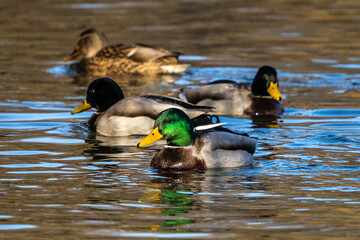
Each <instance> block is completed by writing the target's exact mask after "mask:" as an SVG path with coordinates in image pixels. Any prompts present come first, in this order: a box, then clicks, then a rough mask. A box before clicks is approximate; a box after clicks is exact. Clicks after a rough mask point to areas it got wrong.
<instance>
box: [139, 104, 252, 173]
mask: <svg viewBox="0 0 360 240" xmlns="http://www.w3.org/2000/svg"><path fill="white" fill-rule="evenodd" d="M224 130H225V129H224ZM161 138H164V139H165V140H166V141H167V145H165V146H164V147H163V148H162V149H161V150H160V151H159V152H158V153H157V154H156V155H155V156H154V158H153V159H152V161H151V167H152V168H159V169H177V170H187V169H207V168H224V167H240V166H246V165H251V164H252V163H253V161H254V158H253V153H254V152H255V149H256V145H257V141H256V140H255V139H253V138H250V137H247V136H244V135H240V134H237V133H234V132H231V131H230V130H228V131H223V130H206V131H196V132H194V129H193V124H192V122H191V120H190V118H189V117H188V116H187V115H186V114H185V113H184V112H183V111H181V110H179V109H176V108H170V109H166V110H165V111H163V112H161V113H160V114H159V116H158V117H157V118H156V121H155V125H154V129H153V130H152V131H151V133H150V134H149V135H148V136H147V137H146V138H144V139H143V140H142V141H140V143H139V144H138V145H137V146H138V147H144V146H146V145H149V144H151V143H153V142H155V141H156V140H158V139H161Z"/></svg>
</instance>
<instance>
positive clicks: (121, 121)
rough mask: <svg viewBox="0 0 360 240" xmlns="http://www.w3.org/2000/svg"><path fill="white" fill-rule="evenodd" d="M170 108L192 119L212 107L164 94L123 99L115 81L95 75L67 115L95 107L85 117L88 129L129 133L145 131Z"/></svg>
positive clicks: (113, 134) (110, 133) (107, 133)
mask: <svg viewBox="0 0 360 240" xmlns="http://www.w3.org/2000/svg"><path fill="white" fill-rule="evenodd" d="M173 107H175V108H179V109H182V110H183V111H185V112H186V113H187V114H189V116H190V117H191V118H192V119H196V120H198V119H202V120H203V119H208V118H207V115H206V113H207V112H210V111H211V109H212V107H207V106H196V105H193V104H189V103H186V102H183V101H181V100H179V99H176V98H172V97H167V96H158V95H145V96H140V97H132V98H124V94H123V92H122V90H121V88H120V87H119V85H118V84H117V83H116V82H114V81H113V80H112V79H110V78H99V79H96V80H94V81H93V82H92V83H91V84H90V85H89V87H88V89H87V93H86V99H85V101H84V102H83V104H82V105H81V106H79V107H78V108H76V109H75V110H73V111H72V112H71V114H75V113H80V112H83V111H86V110H88V109H90V108H95V109H96V112H95V113H94V114H93V115H92V117H91V118H90V120H89V125H90V128H91V129H92V130H94V131H96V132H97V133H99V134H101V135H105V136H129V135H143V134H146V133H147V132H149V131H150V130H151V129H152V126H153V125H154V122H155V119H156V117H157V115H158V114H159V113H160V112H162V111H163V110H165V109H168V108H173Z"/></svg>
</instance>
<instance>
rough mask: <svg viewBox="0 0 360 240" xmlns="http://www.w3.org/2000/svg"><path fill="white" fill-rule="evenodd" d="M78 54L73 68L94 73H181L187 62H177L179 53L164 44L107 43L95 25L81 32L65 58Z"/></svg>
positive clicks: (107, 74) (65, 59)
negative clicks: (158, 45) (159, 45)
mask: <svg viewBox="0 0 360 240" xmlns="http://www.w3.org/2000/svg"><path fill="white" fill-rule="evenodd" d="M81 55H82V56H83V58H82V59H81V61H80V62H79V63H78V64H76V69H75V70H76V71H78V72H80V73H81V74H90V75H96V76H111V75H121V74H139V75H156V74H162V73H164V74H172V73H183V72H185V70H186V69H187V67H188V66H189V64H179V63H178V57H179V55H181V53H179V52H171V51H169V50H166V49H164V48H160V47H154V46H150V45H147V44H142V43H138V44H135V43H134V44H123V43H120V44H114V45H108V40H107V38H106V37H105V35H104V34H103V33H102V32H100V31H98V30H96V29H87V30H85V31H83V32H82V33H80V35H79V37H78V40H77V43H76V45H75V49H74V51H73V52H72V53H71V54H70V55H69V56H67V57H65V58H64V61H69V60H72V59H74V58H76V57H77V56H81Z"/></svg>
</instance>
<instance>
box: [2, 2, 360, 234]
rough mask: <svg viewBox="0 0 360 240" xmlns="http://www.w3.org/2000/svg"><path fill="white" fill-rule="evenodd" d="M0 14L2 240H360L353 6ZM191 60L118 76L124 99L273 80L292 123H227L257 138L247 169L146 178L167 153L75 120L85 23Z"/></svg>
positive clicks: (42, 7)
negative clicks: (151, 72)
mask: <svg viewBox="0 0 360 240" xmlns="http://www.w3.org/2000/svg"><path fill="white" fill-rule="evenodd" d="M0 9H1V15H0V33H1V35H0V36H1V37H0V51H1V54H0V93H1V94H0V197H1V201H0V209H1V210H0V238H2V239H21V238H22V239H242V238H244V239H359V237H360V194H359V192H360V174H359V173H360V107H359V103H360V73H359V69H360V42H359V38H360V31H359V26H360V25H359V11H360V2H359V1H355V0H345V1H291V0H285V1H280V0H268V1H235V0H228V1H220V0H218V1H217V0H211V1H205V0H193V1H189V0H182V1H181V0H171V1H141V0H140V1H112V0H109V1H106V2H105V3H104V2H102V1H89V2H86V1H84V0H78V1H60V0H56V1H40V0H34V1H9V0H3V1H2V2H1V7H0ZM90 27H96V28H97V29H99V30H101V31H103V32H104V33H105V34H106V36H107V38H108V39H109V41H110V42H111V43H116V42H145V43H148V44H153V45H159V46H162V47H165V48H168V49H171V50H176V51H180V52H183V53H185V55H184V56H182V57H181V59H182V60H183V61H184V62H187V63H190V64H191V68H190V69H189V70H188V71H187V72H186V73H185V74H183V75H176V76H157V77H151V78H150V77H136V76H133V77H117V78H115V80H116V81H117V82H118V83H119V84H120V85H121V86H122V88H123V90H124V92H125V95H126V96H136V95H141V94H146V93H158V94H164V95H165V94H166V95H171V96H177V94H178V92H179V89H180V88H182V87H184V86H187V85H198V84H204V83H207V82H210V81H212V80H216V79H232V80H235V81H238V82H251V81H252V78H253V76H254V74H255V73H256V70H257V68H258V67H260V66H261V65H265V64H268V65H272V66H274V67H275V68H276V69H278V71H279V74H278V77H279V80H280V90H281V93H282V95H283V97H284V98H285V100H284V102H283V106H284V107H285V113H284V115H282V116H281V117H279V118H275V117H264V118H251V117H243V116H240V117H221V120H222V121H223V122H227V123H228V124H227V127H228V128H230V129H231V130H233V131H238V132H246V133H248V134H249V135H251V136H253V137H256V138H258V139H259V147H258V149H257V151H256V153H255V160H256V164H255V167H254V168H250V169H223V170H216V171H215V170H207V171H201V172H199V171H197V172H191V171H186V172H171V171H157V170H154V169H151V168H150V167H149V165H150V161H151V158H152V156H153V155H154V154H155V153H156V151H157V150H158V149H160V148H161V145H159V144H156V145H153V146H152V147H150V148H146V149H138V148H136V147H135V146H136V143H137V142H138V141H139V140H140V138H141V137H127V138H112V137H102V136H96V135H95V134H93V133H91V132H90V131H89V130H88V128H87V127H86V125H85V121H86V120H87V119H88V118H89V116H90V115H91V112H85V113H81V114H78V115H74V116H72V115H70V111H71V110H73V109H74V108H75V107H77V106H78V105H79V104H80V103H81V102H82V100H83V98H84V95H85V91H86V87H87V86H88V84H89V82H90V81H92V80H93V78H92V77H76V76H74V75H72V74H71V73H69V72H68V71H67V68H66V67H65V65H66V64H68V63H66V62H63V61H62V59H63V58H64V57H65V56H67V55H68V54H69V53H70V52H71V51H72V50H73V47H74V45H75V41H76V39H77V36H78V34H79V33H80V32H81V31H83V30H84V29H86V28H90Z"/></svg>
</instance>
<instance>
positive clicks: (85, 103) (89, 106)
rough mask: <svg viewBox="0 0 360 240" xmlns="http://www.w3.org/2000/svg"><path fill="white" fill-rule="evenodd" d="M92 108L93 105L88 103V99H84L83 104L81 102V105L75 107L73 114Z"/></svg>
mask: <svg viewBox="0 0 360 240" xmlns="http://www.w3.org/2000/svg"><path fill="white" fill-rule="evenodd" d="M90 108H91V105H90V104H88V103H87V101H86V100H84V102H83V104H81V106H79V107H77V108H76V109H74V110H73V111H72V112H71V114H75V113H81V112H83V111H86V110H88V109H90Z"/></svg>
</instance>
